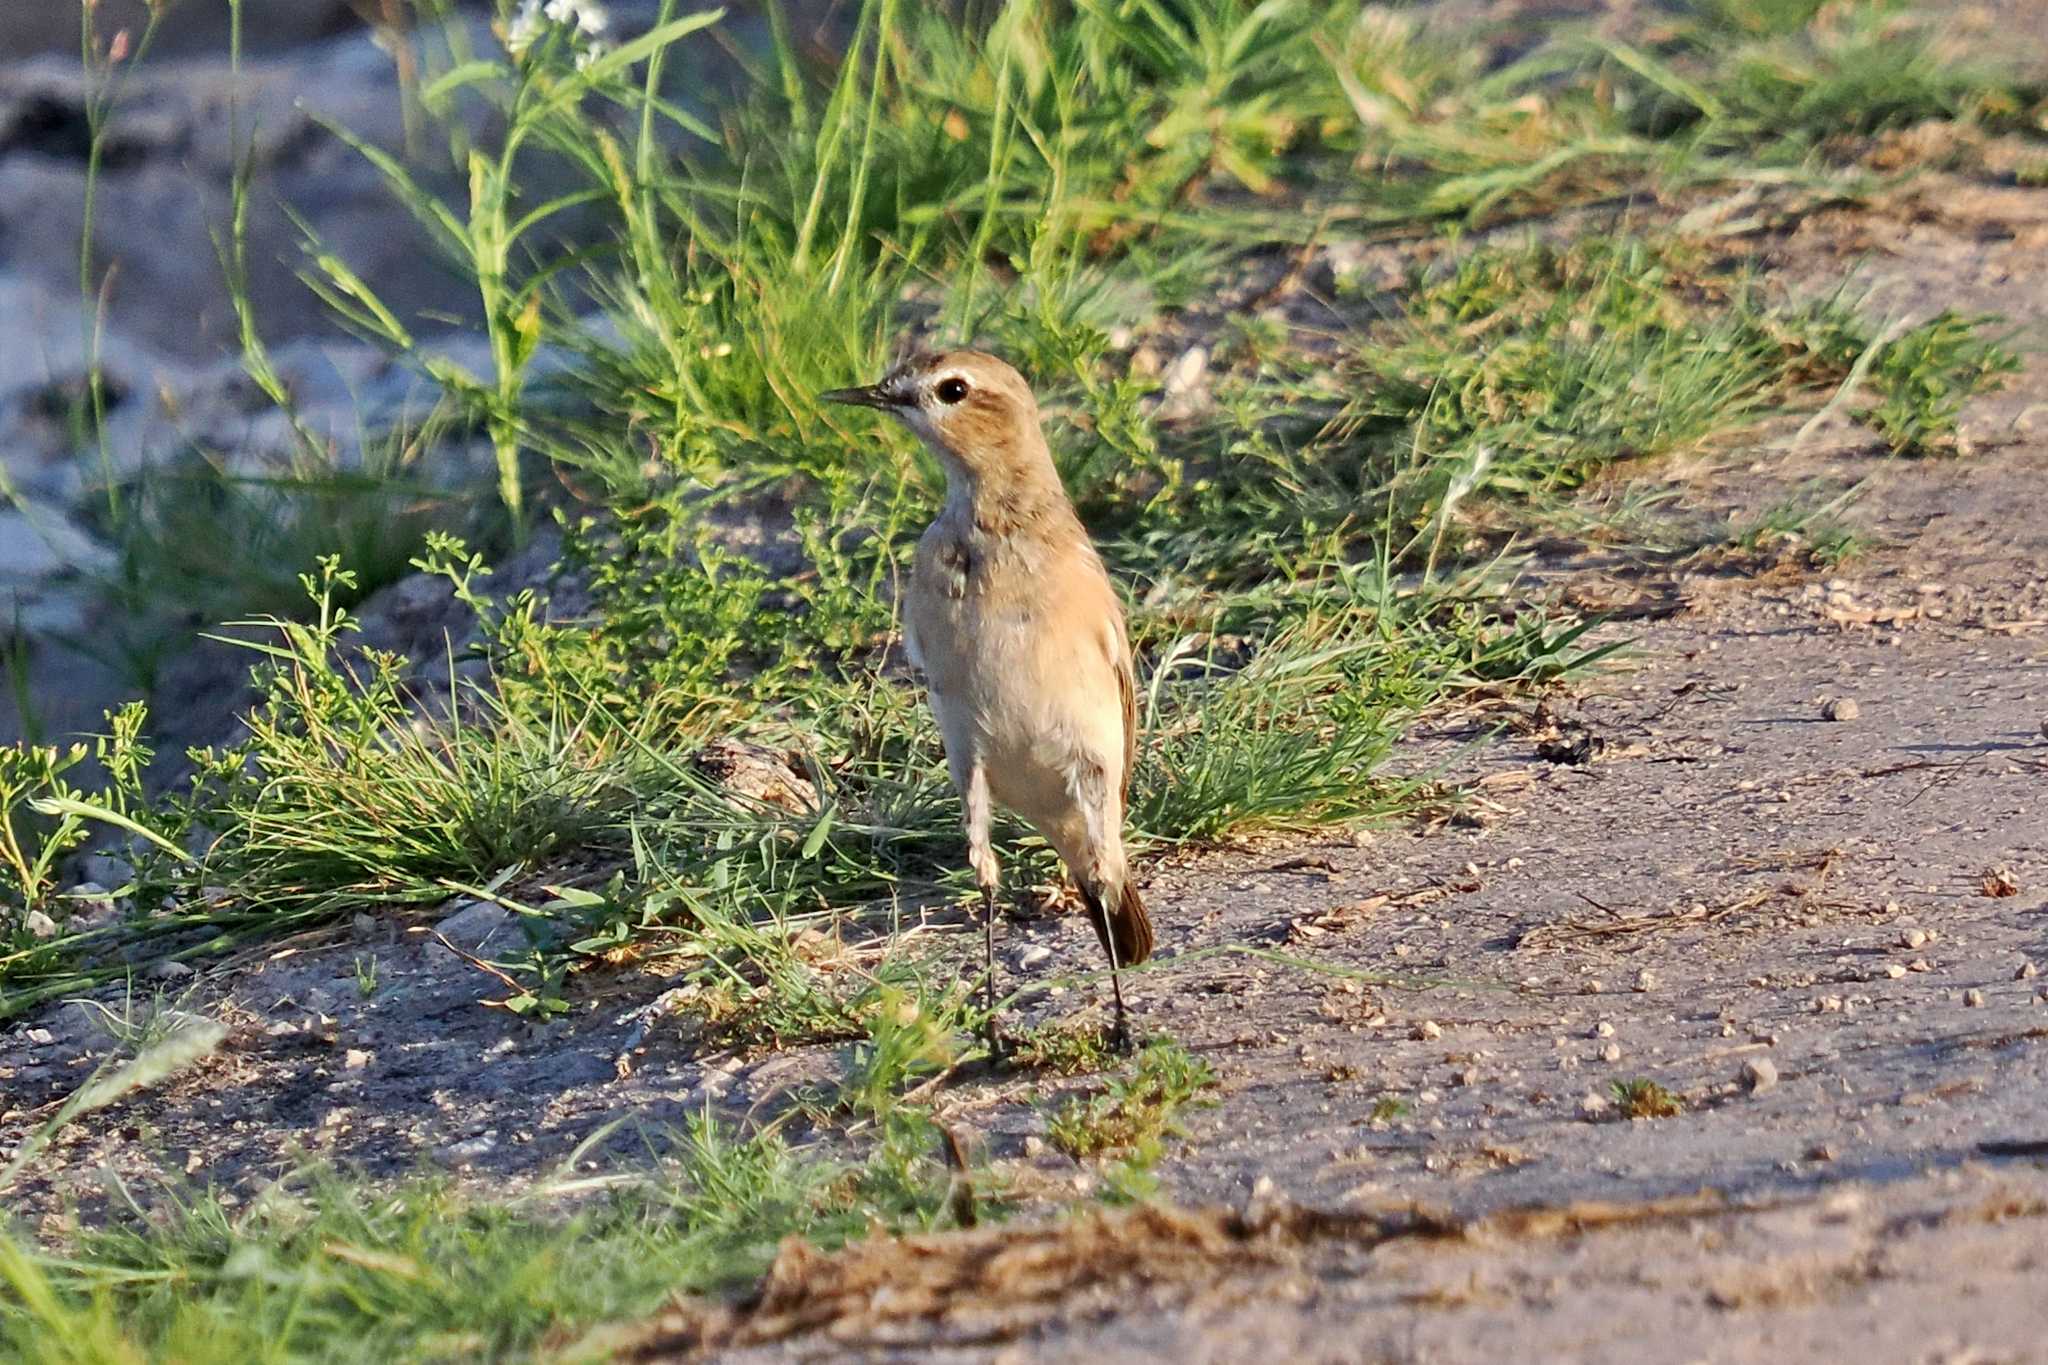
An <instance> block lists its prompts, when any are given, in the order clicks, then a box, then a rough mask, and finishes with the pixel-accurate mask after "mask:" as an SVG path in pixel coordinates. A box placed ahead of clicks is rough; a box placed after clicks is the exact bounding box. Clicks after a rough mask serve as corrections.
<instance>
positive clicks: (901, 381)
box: [819, 350, 1153, 1052]
mask: <svg viewBox="0 0 2048 1365" xmlns="http://www.w3.org/2000/svg"><path fill="white" fill-rule="evenodd" d="M819 396H820V398H822V399H823V400H825V401H828V402H832V403H842V404H852V405H856V406H860V407H868V408H876V409H879V410H880V411H882V412H885V413H887V414H889V415H890V416H891V417H894V418H896V419H897V420H898V421H900V422H902V423H903V424H904V425H905V426H907V427H908V428H909V429H910V430H911V432H912V433H914V434H915V435H916V436H917V437H918V438H919V439H920V440H921V441H922V442H923V443H924V445H925V446H926V447H927V448H928V449H929V450H930V451H931V452H932V454H933V455H934V456H936V457H937V459H938V462H939V465H940V467H941V468H942V469H943V470H944V471H945V475H946V499H945V505H944V506H943V508H942V509H941V510H940V512H939V514H938V516H937V517H936V518H934V519H933V521H932V523H931V525H930V526H929V527H927V528H926V529H925V531H924V534H923V535H922V536H921V537H920V538H919V540H918V543H917V552H916V556H915V559H914V561H913V567H912V571H911V578H910V582H909V585H908V587H907V588H906V589H905V591H904V593H903V594H902V600H901V613H902V619H903V634H904V643H905V644H906V646H907V647H908V651H909V654H910V659H911V662H912V663H913V664H914V665H915V666H917V667H918V668H919V669H921V670H922V671H923V673H924V677H925V684H926V689H927V692H928V694H929V698H930V701H931V708H932V712H933V715H934V717H935V718H936V719H937V721H938V726H939V732H940V735H941V736H942V737H943V739H944V741H945V747H946V765H947V768H948V771H949V775H950V776H951V778H952V781H953V786H954V789H955V790H956V791H958V793H959V795H960V799H961V805H962V815H963V824H964V825H965V829H966V835H967V859H968V863H969V865H970V866H971V867H972V868H973V870H974V879H975V883H976V885H977V886H978V888H979V889H980V892H981V910H982V928H983V932H982V953H983V959H984V968H985V973H986V974H985V977H984V988H985V991H986V1002H987V1006H988V1008H987V1016H986V1017H987V1020H988V1023H987V1025H986V1028H987V1034H988V1043H989V1047H990V1050H991V1052H997V1051H999V1050H1000V1047H1001V1044H1000V1041H999V1038H998V1035H997V1031H996V1026H995V1014H996V963H995V914H996V896H997V893H998V890H999V887H1000V882H1001V871H1000V866H999V864H998V862H997V858H996V854H995V850H994V847H993V845H992V844H991V842H990V830H991V822H992V818H993V808H994V806H997V805H1000V806H1002V807H1003V808H1004V809H1006V810H1008V811H1010V812H1012V813H1013V814H1015V815H1018V816H1020V817H1022V818H1023V819H1024V820H1025V821H1026V822H1027V823H1028V824H1030V825H1031V826H1032V827H1033V828H1035V829H1036V830H1037V831H1038V832H1039V833H1040V834H1041V835H1043V836H1044V838H1045V840H1046V842H1047V843H1049V844H1051V845H1052V847H1053V849H1054V850H1055V851H1056V852H1057V853H1058V854H1059V856H1060V860H1061V861H1062V862H1063V863H1065V864H1066V867H1067V871H1068V873H1069V874H1070V875H1071V876H1072V877H1073V880H1074V884H1075V887H1076V888H1077V889H1078V890H1079V892H1080V894H1081V899H1082V901H1083V902H1084V903H1085V904H1086V906H1087V909H1088V915H1089V919H1090V921H1091V923H1092V924H1093V925H1094V928H1095V933H1096V936H1097V937H1098V938H1099V939H1100V940H1101V942H1102V947H1103V950H1104V951H1105V952H1106V953H1108V955H1109V969H1110V989H1111V992H1112V995H1113V997H1114V999H1115V1002H1116V1017H1115V1023H1114V1025H1113V1027H1112V1030H1111V1035H1110V1036H1111V1041H1112V1042H1113V1044H1114V1045H1115V1046H1116V1047H1118V1048H1119V1049H1128V1048H1129V1047H1130V1031H1129V1026H1128V1023H1127V1016H1126V1011H1125V1007H1124V995H1123V980H1122V971H1123V969H1124V968H1125V967H1134V966H1137V965H1138V964H1139V963H1142V962H1144V961H1145V960H1146V958H1148V957H1150V956H1151V954H1152V947H1153V932H1152V920H1151V916H1150V915H1149V914H1148V913H1147V912H1146V909H1145V903H1144V901H1143V899H1142V898H1141V897H1140V896H1139V894H1138V889H1137V887H1136V886H1135V885H1134V884H1133V883H1132V881H1131V875H1130V865H1129V862H1128V860H1127V858H1126V856H1125V850H1124V840H1123V828H1124V814H1125V810H1126V807H1127V805H1128V802H1129V799H1130V787H1131V769H1132V768H1133V766H1134V765H1135V764H1136V761H1137V756H1138V715H1137V685H1136V677H1135V674H1134V671H1133V663H1132V656H1131V645H1130V637H1129V634H1128V633H1127V631H1126V630H1125V626H1124V612H1123V604H1122V602H1121V601H1120V600H1119V598H1118V597H1117V593H1116V589H1115V587H1114V586H1112V584H1111V583H1110V578H1109V573H1108V571H1107V570H1106V569H1105V568H1104V567H1103V563H1102V557H1101V556H1100V555H1099V554H1098V553H1097V552H1096V549H1095V546H1094V543H1093V542H1092V541H1091V540H1090V539H1089V536H1088V531H1087V529H1086V528H1085V527H1084V526H1083V525H1082V524H1081V518H1080V516H1079V515H1078V514H1077V513H1076V512H1075V510H1074V504H1073V502H1072V501H1071V500H1070V499H1069V498H1068V497H1067V492H1066V488H1065V487H1064V486H1063V485H1062V484H1061V482H1060V477H1059V472H1058V471H1057V470H1056V469H1055V468H1054V466H1053V461H1052V450H1051V448H1050V447H1049V446H1048V445H1047V444H1046V440H1045V433H1044V430H1043V429H1042V427H1041V425H1040V421H1039V413H1038V400H1037V398H1036V397H1035V396H1034V395H1033V394H1032V391H1031V386H1030V385H1029V384H1028V383H1026V382H1025V380H1024V377H1023V376H1022V375H1020V374H1019V373H1017V371H1016V370H1015V369H1013V368H1011V366H1010V365H1009V364H1008V363H1006V362H1005V361H1003V360H1001V359H999V358H998V357H996V356H993V355H990V354H988V353H987V352H984V351H972V350H953V351H939V352H932V351H918V352H916V353H914V354H912V355H910V356H909V357H908V358H906V359H904V360H903V361H901V362H900V363H898V364H897V365H896V366H895V367H894V368H893V369H891V370H890V371H889V373H888V374H887V375H885V376H884V377H883V378H882V379H881V380H879V381H878V382H876V383H873V384H868V385H863V386H860V387H857V388H845V389H833V390H831V391H830V392H827V393H824V394H821V395H819Z"/></svg>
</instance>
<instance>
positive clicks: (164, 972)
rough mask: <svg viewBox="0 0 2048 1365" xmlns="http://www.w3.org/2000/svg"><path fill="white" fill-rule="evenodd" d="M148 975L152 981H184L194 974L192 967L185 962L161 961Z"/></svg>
mask: <svg viewBox="0 0 2048 1365" xmlns="http://www.w3.org/2000/svg"><path fill="white" fill-rule="evenodd" d="M147 975H148V977H149V979H150V980H152V981H182V980H184V979H185V978H186V977H188V976H190V975H192V968H191V967H190V966H188V965H186V964H185V963H183V962H168V961H166V962H159V963H157V964H156V965H155V966H153V967H151V968H150V969H149V971H148V973H147Z"/></svg>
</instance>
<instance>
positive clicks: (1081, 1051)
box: [1010, 1024, 1116, 1076]
mask: <svg viewBox="0 0 2048 1365" xmlns="http://www.w3.org/2000/svg"><path fill="white" fill-rule="evenodd" d="M1010 1041H1011V1043H1012V1044H1013V1048H1012V1051H1011V1053H1010V1063H1011V1065H1013V1066H1015V1067H1017V1068H1019V1069H1020V1070H1026V1071H1045V1072H1050V1073H1051V1074H1052V1075H1055V1076H1088V1075H1093V1074H1095V1073H1096V1072H1099V1071H1107V1070H1109V1069H1110V1068H1111V1067H1112V1066H1114V1065H1115V1064H1116V1053H1115V1052H1114V1051H1113V1050H1112V1049H1111V1048H1110V1046H1109V1044H1108V1042H1107V1041H1106V1040H1105V1039H1104V1038H1103V1035H1102V1030H1101V1029H1099V1028H1090V1027H1086V1026H1081V1025H1071V1024H1042V1025H1040V1026H1039V1027H1037V1028H1032V1029H1025V1030H1023V1031H1022V1032H1020V1033H1018V1034H1017V1035H1016V1036H1015V1037H1013V1038H1012V1039H1011V1040H1010Z"/></svg>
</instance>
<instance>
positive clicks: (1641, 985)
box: [1636, 967, 1658, 991]
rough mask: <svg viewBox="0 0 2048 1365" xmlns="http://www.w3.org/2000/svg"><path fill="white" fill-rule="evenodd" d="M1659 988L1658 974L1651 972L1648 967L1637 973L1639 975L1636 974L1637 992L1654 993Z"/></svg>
mask: <svg viewBox="0 0 2048 1365" xmlns="http://www.w3.org/2000/svg"><path fill="white" fill-rule="evenodd" d="M1657 986H1658V981H1657V974H1656V973H1655V972H1653V971H1651V970H1650V969H1649V968H1648V967H1645V968H1643V969H1642V970H1641V971H1639V972H1637V973H1636V989H1637V990H1639V991H1654V990H1656V989H1657Z"/></svg>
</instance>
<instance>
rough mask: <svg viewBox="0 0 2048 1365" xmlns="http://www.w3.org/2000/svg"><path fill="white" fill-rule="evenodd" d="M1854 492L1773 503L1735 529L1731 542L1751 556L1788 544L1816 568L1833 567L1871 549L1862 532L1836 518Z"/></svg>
mask: <svg viewBox="0 0 2048 1365" xmlns="http://www.w3.org/2000/svg"><path fill="white" fill-rule="evenodd" d="M1856 492H1857V489H1855V488H1851V489H1849V490H1848V491H1847V492H1845V493H1842V494H1840V495H1838V496H1836V497H1833V498H1829V499H1826V500H1824V501H1821V502H1818V503H1816V502H1812V501H1809V500H1805V499H1792V500H1788V501H1785V502H1781V503H1778V504H1775V505H1774V506H1771V507H1769V508H1766V509H1765V510H1764V512H1763V513H1762V514H1761V515H1760V516H1758V517H1757V518H1756V519H1755V520H1754V521H1751V522H1749V523H1747V524H1746V525H1744V526H1741V527H1739V528H1737V529H1736V530H1735V531H1734V532H1733V533H1732V536H1731V539H1732V540H1733V543H1734V544H1735V545H1736V546H1737V547H1738V548H1740V549H1743V550H1747V551H1750V552H1751V553H1765V552H1771V551H1775V550H1777V549H1778V548H1780V547H1782V546H1788V545H1789V546H1791V547H1794V548H1796V549H1797V550H1798V551H1799V552H1800V553H1802V554H1803V555H1804V556H1805V557H1806V559H1807V560H1808V561H1809V562H1810V563H1812V564H1813V565H1814V566H1815V567H1818V568H1824V569H1831V568H1834V567H1835V566H1837V565H1839V564H1844V563H1847V562H1848V561H1849V560H1851V559H1854V558H1855V557H1856V556H1858V555H1860V554H1863V553H1864V552H1865V551H1866V550H1868V549H1869V546H1870V541H1869V538H1868V537H1867V536H1865V535H1864V534H1863V532H1861V531H1859V530H1857V529H1856V528H1855V527H1853V526H1851V525H1849V524H1848V523H1846V522H1844V521H1842V520H1840V519H1839V517H1838V516H1837V515H1836V514H1837V513H1838V512H1840V510H1841V509H1842V507H1843V506H1845V505H1846V504H1847V503H1848V501H1849V500H1850V499H1851V498H1852V497H1854V496H1855V494H1856Z"/></svg>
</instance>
